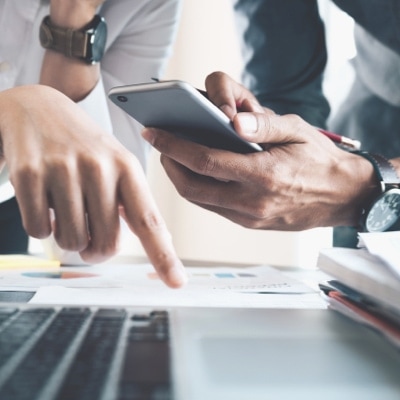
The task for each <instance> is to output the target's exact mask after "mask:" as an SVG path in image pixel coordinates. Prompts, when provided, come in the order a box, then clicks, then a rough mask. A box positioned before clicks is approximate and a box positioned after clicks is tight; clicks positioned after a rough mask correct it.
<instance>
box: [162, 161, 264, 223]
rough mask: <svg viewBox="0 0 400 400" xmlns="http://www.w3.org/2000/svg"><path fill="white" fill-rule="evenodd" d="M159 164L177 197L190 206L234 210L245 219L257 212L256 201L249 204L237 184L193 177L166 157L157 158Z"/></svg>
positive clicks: (203, 177)
mask: <svg viewBox="0 0 400 400" xmlns="http://www.w3.org/2000/svg"><path fill="white" fill-rule="evenodd" d="M161 164H162V165H163V167H164V169H165V172H166V174H167V175H168V177H169V179H170V180H171V181H172V183H173V184H174V185H175V188H176V190H177V191H178V193H179V194H180V195H181V196H182V197H183V198H185V199H186V200H188V201H190V202H192V203H195V204H202V206H205V205H207V206H213V207H220V208H221V209H230V210H236V211H237V212H238V213H240V214H244V215H248V216H251V215H253V214H254V215H255V214H257V213H258V212H259V210H260V209H261V207H260V206H259V204H258V203H259V200H258V199H257V198H256V199H251V200H249V194H248V192H247V191H246V190H244V187H243V185H242V184H241V183H238V182H235V181H230V182H222V181H220V180H216V179H213V178H210V177H207V176H203V175H199V174H196V173H194V172H193V171H191V170H189V169H187V168H186V167H183V166H182V165H181V164H179V163H177V162H176V161H174V160H172V159H170V158H168V157H166V156H161ZM247 182H248V181H247Z"/></svg>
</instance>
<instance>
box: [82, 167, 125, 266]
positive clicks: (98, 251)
mask: <svg viewBox="0 0 400 400" xmlns="http://www.w3.org/2000/svg"><path fill="white" fill-rule="evenodd" d="M112 170H113V168H112V167H111V165H108V166H107V164H106V163H105V162H102V163H101V164H98V165H96V166H93V167H92V168H91V170H90V172H91V173H90V183H91V184H90V185H89V184H86V185H84V187H85V188H86V189H85V209H86V217H87V229H88V232H89V243H88V246H87V247H86V248H85V249H84V250H83V251H81V252H80V255H81V257H82V258H83V260H85V261H87V262H102V261H104V260H106V259H108V258H110V257H111V256H113V255H114V254H116V253H117V251H118V245H119V237H120V223H119V209H118V206H119V200H118V193H117V187H116V185H115V184H113V182H116V180H117V179H116V178H115V177H114V176H113V175H114V174H113V173H112Z"/></svg>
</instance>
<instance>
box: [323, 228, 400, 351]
mask: <svg viewBox="0 0 400 400" xmlns="http://www.w3.org/2000/svg"><path fill="white" fill-rule="evenodd" d="M360 246H362V247H361V248H359V249H347V248H330V249H324V250H322V251H321V252H320V255H319V258H318V267H319V268H320V269H321V270H322V271H324V272H326V273H328V274H329V275H331V276H333V277H334V278H335V279H334V280H331V281H328V282H327V283H326V284H322V285H321V289H322V291H323V292H324V293H325V295H326V299H327V301H328V304H329V307H330V308H332V309H335V310H337V311H339V312H341V313H343V314H345V315H347V316H348V317H351V318H353V319H354V320H356V321H358V322H361V323H363V324H366V325H368V326H370V327H372V328H373V329H375V330H376V331H378V332H380V333H381V334H383V335H384V336H385V337H386V338H387V339H388V340H390V341H391V342H392V343H394V344H395V345H396V346H398V347H400V265H399V262H400V232H383V233H363V234H360Z"/></svg>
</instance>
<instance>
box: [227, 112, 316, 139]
mask: <svg viewBox="0 0 400 400" xmlns="http://www.w3.org/2000/svg"><path fill="white" fill-rule="evenodd" d="M233 126H234V128H235V130H236V131H237V133H238V134H239V135H240V136H241V137H243V138H244V139H246V140H248V141H252V142H255V143H269V144H272V143H280V144H282V143H303V142H304V141H306V140H307V137H306V136H305V135H304V133H303V131H304V129H306V130H307V131H310V128H311V126H310V125H308V124H307V123H306V122H305V121H303V120H302V119H301V118H300V117H298V116H297V115H285V116H280V115H277V114H274V113H272V112H263V113H258V112H252V113H249V112H243V113H239V114H236V116H235V118H234V119H233ZM311 130H314V131H315V132H317V130H316V129H312V128H311Z"/></svg>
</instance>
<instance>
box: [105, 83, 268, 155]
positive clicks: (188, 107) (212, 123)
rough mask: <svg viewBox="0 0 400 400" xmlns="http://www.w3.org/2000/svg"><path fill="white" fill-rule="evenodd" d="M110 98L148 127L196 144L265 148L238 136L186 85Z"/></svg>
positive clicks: (148, 87) (147, 87)
mask: <svg viewBox="0 0 400 400" xmlns="http://www.w3.org/2000/svg"><path fill="white" fill-rule="evenodd" d="M108 96H109V98H110V99H111V100H112V101H113V102H114V103H115V104H117V105H118V106H119V107H121V108H122V109H123V110H124V111H126V112H127V113H128V114H129V115H130V116H132V117H133V118H134V119H135V120H137V121H138V122H139V123H141V124H142V125H143V126H146V127H154V128H160V129H164V130H166V131H169V132H171V133H174V134H176V135H178V136H179V137H182V138H184V139H187V140H191V141H193V142H196V143H199V144H202V145H205V146H208V147H213V148H218V149H224V150H229V151H233V152H237V153H250V152H255V151H261V150H262V148H261V147H260V146H259V145H258V144H255V143H250V142H247V141H245V140H243V139H242V138H240V137H239V136H238V134H237V133H236V131H235V130H234V128H233V126H232V123H231V121H230V120H229V118H228V117H227V116H226V115H225V114H224V113H223V112H222V111H221V110H220V109H219V108H218V107H216V106H215V105H214V104H213V103H212V102H211V101H210V100H208V99H207V97H206V96H205V95H204V94H202V93H201V92H200V91H199V90H197V89H196V88H194V87H193V86H191V85H190V84H189V83H187V82H183V81H176V80H174V81H162V82H149V83H142V84H135V85H127V86H119V87H115V88H112V89H111V90H110V92H109V94H108Z"/></svg>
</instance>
